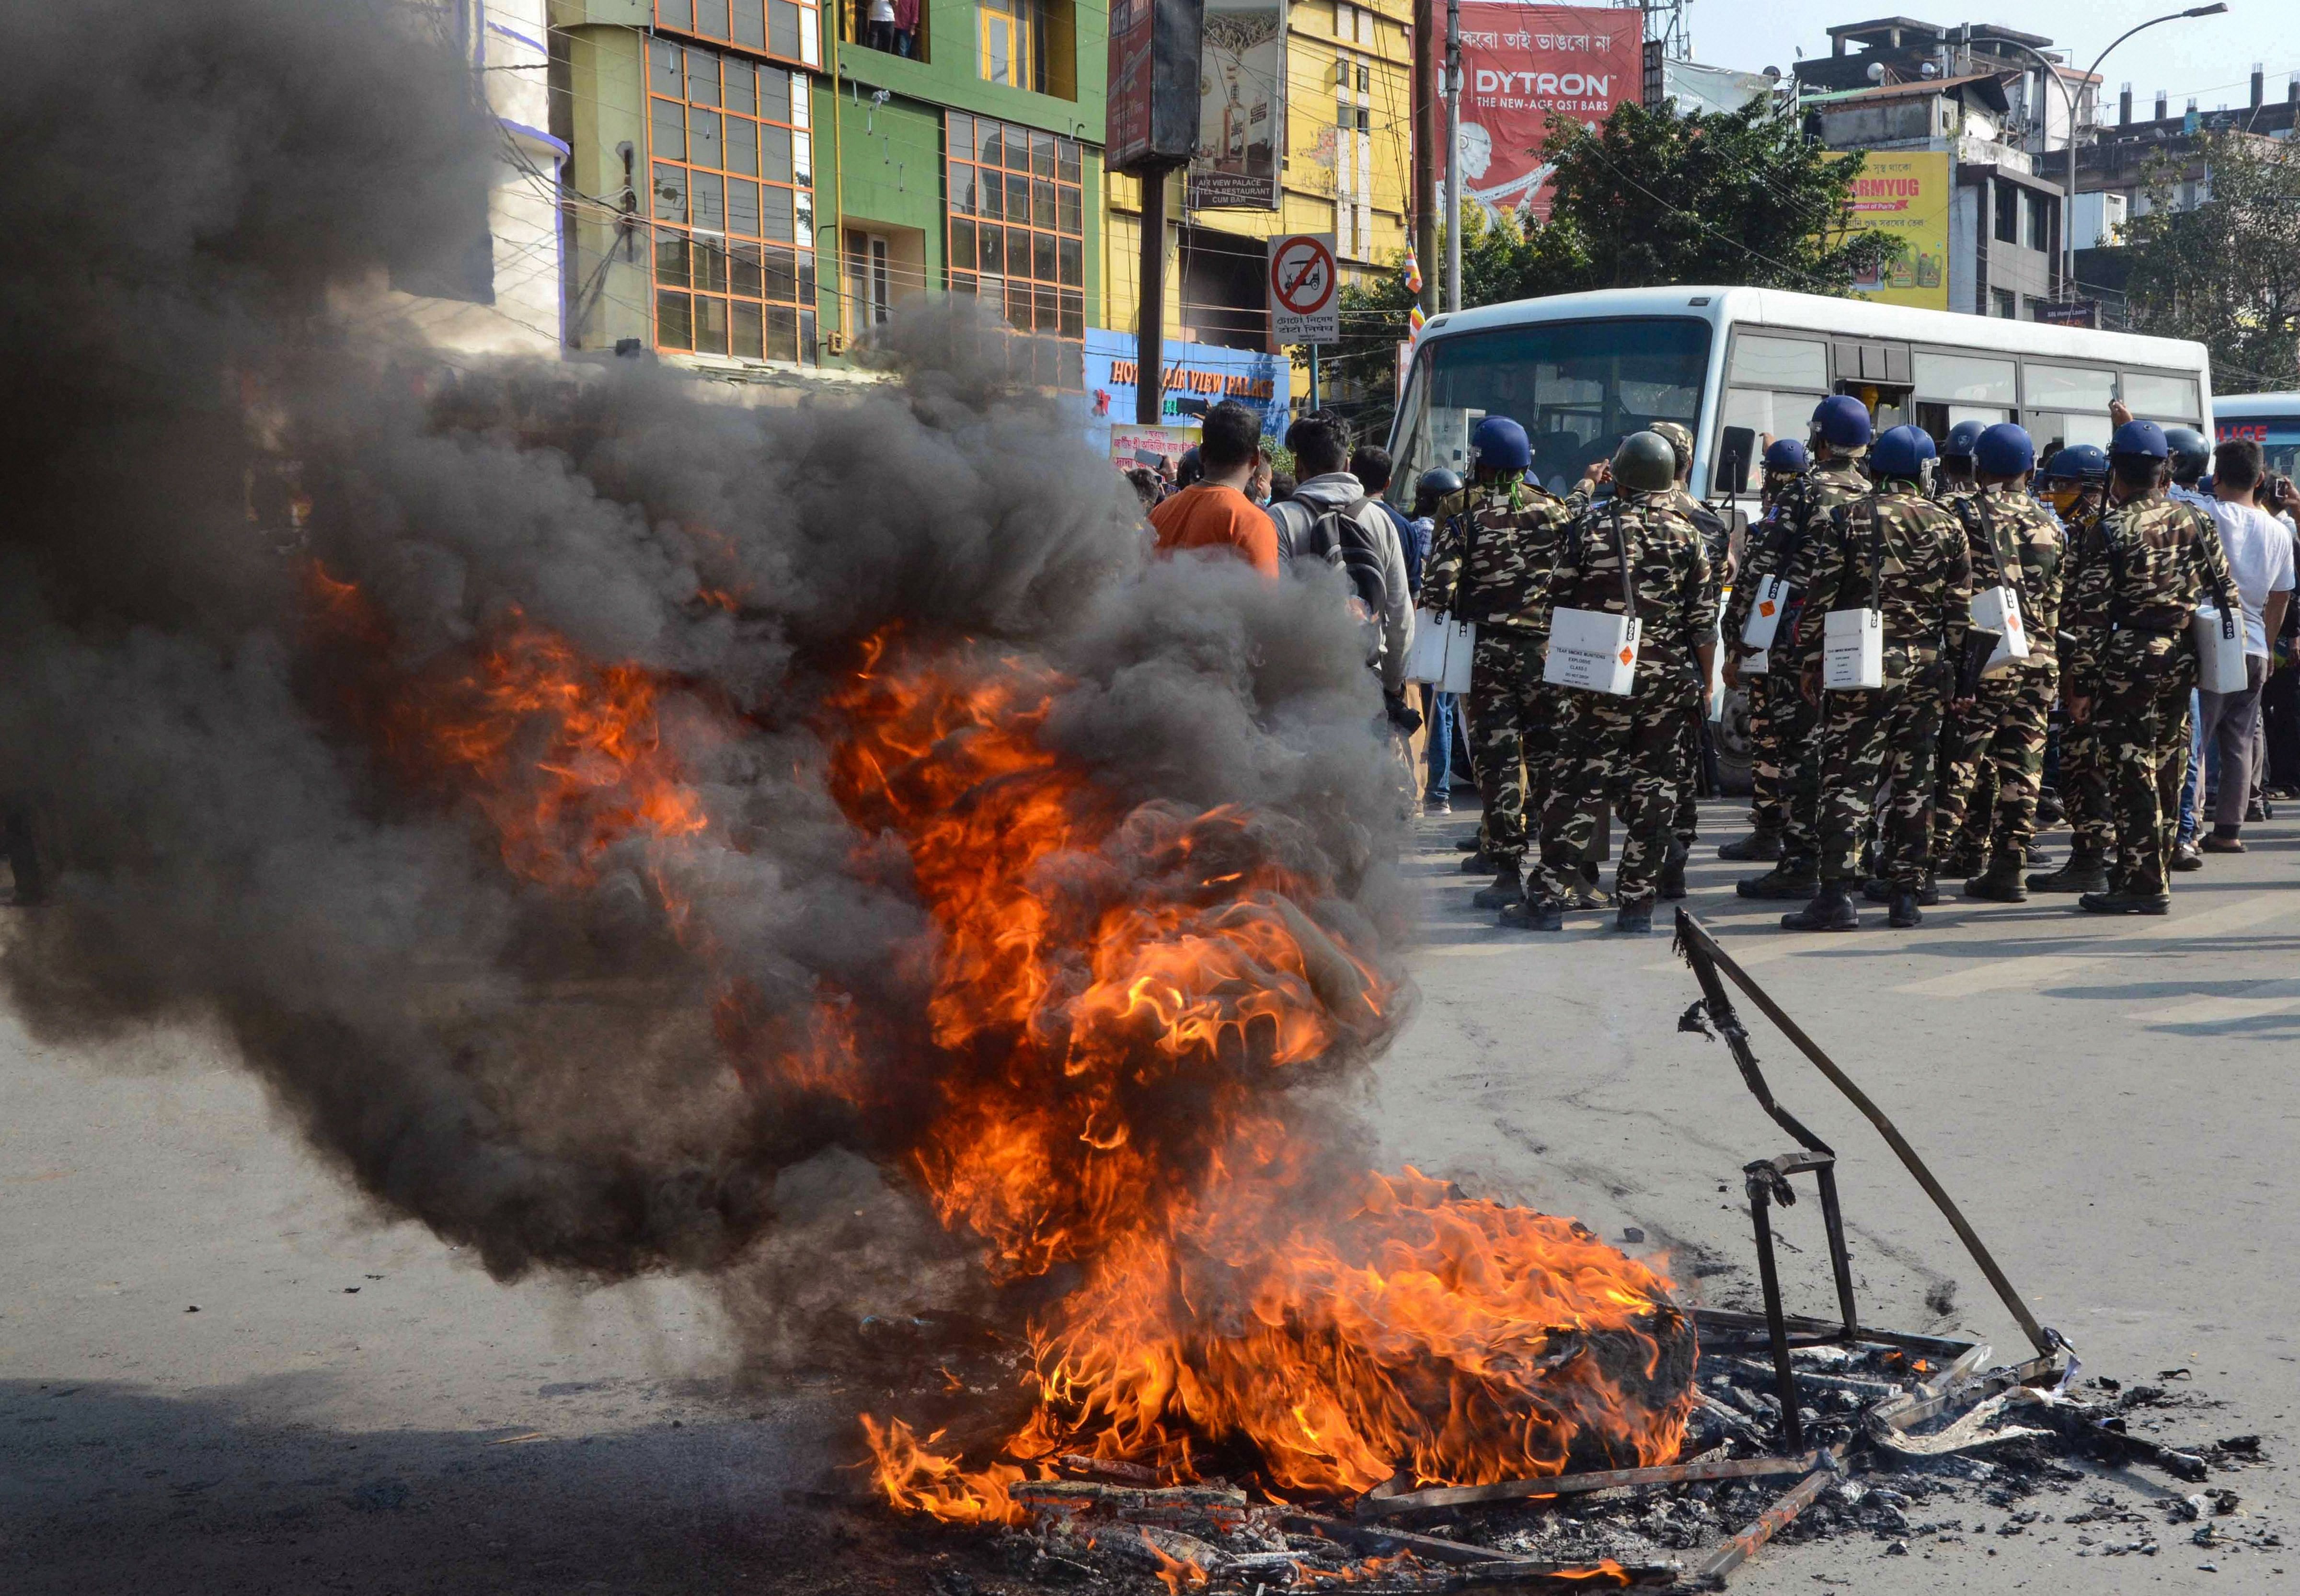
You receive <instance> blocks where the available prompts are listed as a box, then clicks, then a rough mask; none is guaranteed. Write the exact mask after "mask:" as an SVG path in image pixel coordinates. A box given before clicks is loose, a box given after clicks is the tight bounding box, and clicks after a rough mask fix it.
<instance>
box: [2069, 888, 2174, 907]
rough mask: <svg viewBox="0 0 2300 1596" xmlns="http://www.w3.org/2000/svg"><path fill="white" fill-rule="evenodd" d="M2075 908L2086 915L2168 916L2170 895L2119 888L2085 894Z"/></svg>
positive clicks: (2170, 901)
mask: <svg viewBox="0 0 2300 1596" xmlns="http://www.w3.org/2000/svg"><path fill="white" fill-rule="evenodd" d="M2077 907H2078V908H2079V909H2081V910H2084V911H2085V912H2086V913H2087V914H2170V913H2171V911H2172V894H2170V893H2141V892H2134V891H2132V890H2131V889H2130V888H2129V887H2122V886H2119V887H2115V888H2113V889H2112V890H2110V891H2108V892H2104V893H2087V894H2085V895H2084V896H2082V897H2081V898H2079V899H2078V900H2077Z"/></svg>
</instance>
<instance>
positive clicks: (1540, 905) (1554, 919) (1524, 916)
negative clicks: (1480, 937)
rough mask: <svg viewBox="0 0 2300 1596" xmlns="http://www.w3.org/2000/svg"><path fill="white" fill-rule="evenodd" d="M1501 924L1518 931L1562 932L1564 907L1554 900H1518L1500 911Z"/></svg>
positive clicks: (1540, 898) (1563, 927) (1542, 898)
mask: <svg viewBox="0 0 2300 1596" xmlns="http://www.w3.org/2000/svg"><path fill="white" fill-rule="evenodd" d="M1501 923H1502V924H1503V925H1504V926H1508V927H1512V928H1513V929H1514V930H1519V931H1563V930H1564V929H1565V905H1564V904H1563V903H1561V902H1558V901H1557V900H1556V899H1555V898H1552V897H1546V896H1544V897H1539V898H1520V899H1519V900H1518V901H1517V902H1514V903H1513V904H1511V905H1510V906H1509V907H1508V908H1507V909H1504V910H1502V919H1501Z"/></svg>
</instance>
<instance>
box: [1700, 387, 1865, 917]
mask: <svg viewBox="0 0 2300 1596" xmlns="http://www.w3.org/2000/svg"><path fill="white" fill-rule="evenodd" d="M1813 435H1814V442H1815V455H1816V459H1815V461H1814V464H1813V469H1812V470H1810V471H1808V472H1806V473H1805V475H1804V476H1803V477H1801V478H1798V479H1797V480H1796V482H1795V483H1793V484H1791V485H1790V486H1789V487H1788V490H1787V491H1786V492H1784V493H1783V494H1782V495H1781V498H1780V502H1779V504H1778V505H1777V506H1776V507H1775V509H1776V511H1777V513H1776V517H1775V520H1774V521H1773V525H1772V528H1771V530H1770V531H1769V532H1768V533H1767V535H1766V536H1765V537H1764V538H1763V540H1761V541H1760V542H1759V543H1758V544H1757V546H1756V547H1755V548H1754V550H1752V551H1751V552H1750V553H1749V555H1748V558H1746V560H1744V561H1743V562H1742V569H1741V571H1740V573H1739V574H1738V576H1737V577H1736V578H1734V583H1733V599H1732V603H1731V605H1730V607H1729V609H1728V611H1727V612H1726V615H1725V624H1724V632H1725V647H1726V650H1727V654H1728V659H1727V662H1726V665H1725V685H1726V686H1729V687H1730V686H1738V685H1739V684H1740V681H1741V679H1742V677H1741V669H1740V664H1741V659H1742V658H1743V657H1750V658H1754V654H1755V653H1756V651H1755V650H1753V649H1748V648H1746V647H1745V646H1744V645H1743V644H1742V643H1741V635H1742V632H1743V629H1744V628H1746V626H1747V624H1748V618H1749V608H1750V605H1751V603H1753V602H1754V598H1755V596H1756V590H1757V584H1758V581H1759V579H1760V578H1764V577H1769V576H1779V577H1786V578H1788V579H1789V581H1790V583H1791V585H1792V591H1791V593H1790V594H1789V614H1788V616H1785V617H1784V618H1783V619H1782V621H1781V627H1782V630H1781V631H1780V632H1779V633H1776V634H1775V638H1774V641H1775V644H1776V648H1775V650H1774V653H1775V654H1776V656H1777V657H1778V659H1779V661H1780V662H1781V669H1782V670H1783V671H1784V672H1785V673H1786V679H1784V680H1783V681H1780V682H1778V683H1774V684H1773V685H1771V686H1769V687H1767V688H1766V689H1765V696H1766V713H1767V719H1768V722H1769V726H1768V735H1769V736H1771V740H1772V750H1773V755H1774V759H1775V760H1776V761H1777V762H1778V764H1779V768H1780V772H1781V776H1780V785H1781V793H1782V800H1781V832H1780V852H1779V855H1778V858H1779V863H1777V864H1775V865H1774V867H1773V868H1772V869H1771V870H1769V871H1767V872H1766V873H1765V874H1764V875H1763V876H1756V877H1751V878H1749V879H1747V880H1746V881H1740V882H1737V883H1736V884H1735V885H1734V890H1735V891H1736V892H1738V893H1739V894H1740V895H1741V896H1743V897H1745V898H1772V899H1794V898H1807V897H1811V896H1812V895H1813V892H1814V891H1815V890H1816V889H1817V888H1818V887H1819V886H1820V885H1821V877H1820V874H1819V869H1820V864H1819V861H1820V854H1821V842H1820V837H1819V835H1818V833H1817V829H1816V822H1817V819H1818V813H1819V810H1820V806H1821V760H1820V757H1819V754H1818V752H1817V750H1816V747H1815V744H1814V741H1813V738H1814V733H1815V731H1816V730H1817V728H1818V727H1819V725H1820V720H1821V710H1820V706H1819V704H1818V702H1816V701H1813V700H1811V699H1808V698H1807V697H1806V696H1805V694H1804V693H1803V692H1801V691H1800V690H1799V688H1798V686H1797V682H1796V650H1795V648H1794V646H1780V645H1781V644H1787V643H1788V636H1789V630H1788V629H1789V628H1790V625H1791V620H1792V619H1793V618H1794V617H1795V615H1796V611H1797V606H1798V604H1799V603H1800V602H1801V600H1802V598H1803V596H1804V595H1803V594H1801V593H1800V592H1798V591H1796V590H1795V582H1796V577H1795V575H1794V573H1795V572H1796V569H1798V567H1799V565H1800V563H1801V562H1802V561H1804V557H1805V550H1806V548H1807V546H1808V545H1809V544H1811V543H1812V541H1813V538H1814V537H1815V536H1817V535H1818V533H1819V532H1820V530H1821V528H1822V527H1823V526H1824V525H1825V523H1826V522H1827V521H1828V520H1829V517H1830V516H1831V515H1832V514H1833V513H1834V512H1835V511H1837V510H1838V508H1839V507H1841V506H1843V505H1846V504H1849V503H1853V502H1854V500H1856V499H1859V498H1860V497H1862V496H1863V495H1865V494H1866V493H1867V492H1868V491H1869V478H1868V475H1867V473H1866V472H1865V471H1864V470H1863V466H1862V461H1863V457H1864V456H1865V455H1866V454H1867V453H1869V440H1870V436H1871V427H1870V420H1869V411H1868V408H1867V407H1866V406H1865V405H1863V403H1861V401H1860V400H1858V399H1855V398H1854V397H1852V396H1851V395H1846V394H1837V395H1831V396H1830V397H1829V398H1827V399H1824V400H1822V401H1821V403H1820V404H1819V405H1818V406H1816V407H1815V408H1814V410H1813ZM1751 840H1752V841H1753V842H1754V840H1755V839H1754V837H1753V838H1752V839H1751ZM1720 852H1722V851H1720ZM1753 857H1754V855H1753Z"/></svg>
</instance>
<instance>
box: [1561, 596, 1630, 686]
mask: <svg viewBox="0 0 2300 1596" xmlns="http://www.w3.org/2000/svg"><path fill="white" fill-rule="evenodd" d="M1637 674H1638V623H1637V622H1636V621H1635V620H1633V619H1630V618H1629V617H1628V616H1626V615H1609V614H1607V613H1606V612H1605V611H1603V610H1554V611H1551V612H1550V617H1549V652H1548V653H1546V654H1544V655H1543V656H1542V661H1541V679H1542V680H1543V681H1545V682H1550V683H1553V684H1554V685H1555V686H1560V687H1579V688H1582V689H1584V690H1586V691H1588V692H1591V693H1612V694H1627V693H1628V692H1629V688H1630V686H1631V685H1632V684H1634V683H1635V682H1636V680H1637Z"/></svg>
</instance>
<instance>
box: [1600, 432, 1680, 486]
mask: <svg viewBox="0 0 2300 1596" xmlns="http://www.w3.org/2000/svg"><path fill="white" fill-rule="evenodd" d="M1676 481H1677V454H1676V452H1675V451H1674V450H1672V449H1671V447H1670V446H1669V440H1668V439H1667V438H1665V437H1663V436H1662V435H1661V434H1660V433H1658V432H1632V433H1631V434H1629V436H1627V437H1625V438H1623V439H1622V440H1621V447H1620V448H1618V449H1616V450H1614V451H1613V486H1614V487H1615V489H1616V490H1617V491H1619V492H1621V493H1625V494H1657V493H1660V492H1662V491H1663V490H1664V489H1666V488H1669V487H1671V486H1673V485H1674V484H1675V483H1676Z"/></svg>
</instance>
